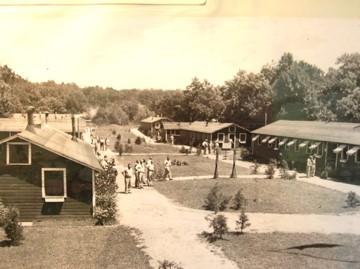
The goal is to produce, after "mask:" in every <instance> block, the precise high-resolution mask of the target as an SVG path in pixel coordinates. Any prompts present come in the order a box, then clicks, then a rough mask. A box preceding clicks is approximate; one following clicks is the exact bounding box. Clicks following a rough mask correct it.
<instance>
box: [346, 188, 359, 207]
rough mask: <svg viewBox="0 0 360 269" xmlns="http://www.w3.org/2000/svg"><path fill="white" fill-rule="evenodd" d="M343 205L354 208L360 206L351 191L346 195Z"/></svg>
mask: <svg viewBox="0 0 360 269" xmlns="http://www.w3.org/2000/svg"><path fill="white" fill-rule="evenodd" d="M345 203H346V205H347V207H356V206H358V205H360V201H359V199H358V198H357V197H356V193H355V192H353V191H351V192H349V193H348V194H347V197H346V200H345Z"/></svg>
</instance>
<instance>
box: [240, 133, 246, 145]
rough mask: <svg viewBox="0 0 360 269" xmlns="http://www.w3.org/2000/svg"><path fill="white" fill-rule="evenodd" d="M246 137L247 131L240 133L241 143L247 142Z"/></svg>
mask: <svg viewBox="0 0 360 269" xmlns="http://www.w3.org/2000/svg"><path fill="white" fill-rule="evenodd" d="M246 138H247V135H246V133H240V135H239V141H240V144H246Z"/></svg>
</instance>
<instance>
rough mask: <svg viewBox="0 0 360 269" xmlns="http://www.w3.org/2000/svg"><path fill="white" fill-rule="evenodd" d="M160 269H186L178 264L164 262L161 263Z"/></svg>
mask: <svg viewBox="0 0 360 269" xmlns="http://www.w3.org/2000/svg"><path fill="white" fill-rule="evenodd" d="M158 269H184V268H183V267H182V266H181V265H180V264H178V263H176V262H173V261H169V260H163V261H159V267H158Z"/></svg>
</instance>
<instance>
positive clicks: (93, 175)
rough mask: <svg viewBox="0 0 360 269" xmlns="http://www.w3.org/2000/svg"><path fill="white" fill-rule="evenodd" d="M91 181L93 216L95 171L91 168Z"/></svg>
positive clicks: (93, 211) (93, 212)
mask: <svg viewBox="0 0 360 269" xmlns="http://www.w3.org/2000/svg"><path fill="white" fill-rule="evenodd" d="M91 183H92V207H93V210H92V214H93V216H95V207H96V191H95V171H94V169H93V170H91Z"/></svg>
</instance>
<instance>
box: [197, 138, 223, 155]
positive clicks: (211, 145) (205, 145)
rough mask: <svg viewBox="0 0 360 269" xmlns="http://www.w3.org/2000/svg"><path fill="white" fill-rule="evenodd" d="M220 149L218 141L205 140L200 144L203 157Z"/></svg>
mask: <svg viewBox="0 0 360 269" xmlns="http://www.w3.org/2000/svg"><path fill="white" fill-rule="evenodd" d="M219 147H220V144H219V140H215V141H210V142H209V140H208V139H205V140H204V141H203V142H202V143H201V148H202V150H203V152H204V155H206V154H211V153H212V152H216V149H218V148H219Z"/></svg>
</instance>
